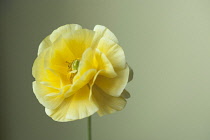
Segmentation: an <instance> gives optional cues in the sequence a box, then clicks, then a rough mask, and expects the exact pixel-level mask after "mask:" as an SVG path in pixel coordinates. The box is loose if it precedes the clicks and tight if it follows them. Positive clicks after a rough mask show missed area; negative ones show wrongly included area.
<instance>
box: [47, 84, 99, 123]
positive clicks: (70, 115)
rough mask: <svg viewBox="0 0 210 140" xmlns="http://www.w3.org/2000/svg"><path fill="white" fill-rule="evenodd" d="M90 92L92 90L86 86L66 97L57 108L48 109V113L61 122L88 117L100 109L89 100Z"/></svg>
mask: <svg viewBox="0 0 210 140" xmlns="http://www.w3.org/2000/svg"><path fill="white" fill-rule="evenodd" d="M89 94H90V90H89V88H88V87H87V86H85V87H83V88H81V89H80V90H79V91H78V92H77V93H75V94H74V95H72V96H71V97H69V98H66V99H65V100H64V101H63V102H62V104H61V105H60V106H59V107H58V108H56V109H55V110H49V109H46V113H47V115H49V116H50V117H52V119H53V120H56V121H61V122H66V121H73V120H77V119H83V118H85V117H88V116H90V115H92V114H94V113H95V112H96V111H97V110H98V107H97V106H96V105H95V104H94V103H93V102H92V101H91V100H89Z"/></svg>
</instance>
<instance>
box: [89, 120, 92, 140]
mask: <svg viewBox="0 0 210 140" xmlns="http://www.w3.org/2000/svg"><path fill="white" fill-rule="evenodd" d="M88 140H92V135H91V116H90V117H88Z"/></svg>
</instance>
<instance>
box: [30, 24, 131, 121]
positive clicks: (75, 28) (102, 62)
mask: <svg viewBox="0 0 210 140" xmlns="http://www.w3.org/2000/svg"><path fill="white" fill-rule="evenodd" d="M32 75H33V76H34V78H35V81H34V82H33V92H34V94H35V96H36V98H37V99H38V101H39V102H40V103H41V104H42V105H43V106H44V107H45V112H46V114H47V115H48V116H50V117H51V118H52V119H53V120H55V121H59V122H67V121H74V120H77V119H83V118H86V117H88V116H91V115H92V114H94V113H96V112H97V113H98V114H99V115H100V116H103V115H106V114H110V113H113V112H116V111H120V110H122V109H123V108H124V107H125V105H126V99H127V98H129V97H130V94H129V93H128V92H127V91H126V90H125V87H126V84H127V83H128V82H129V81H130V80H132V77H133V72H132V69H131V68H130V67H129V66H128V64H127V63H126V60H125V54H124V51H123V49H122V48H121V47H120V46H119V45H118V40H117V38H116V36H115V35H114V34H113V33H112V32H111V31H110V30H109V29H108V28H106V27H104V26H101V25H97V26H95V28H94V30H93V31H92V30H88V29H82V27H81V26H80V25H77V24H67V25H64V26H61V27H59V28H58V29H56V30H54V31H53V32H52V33H51V34H50V35H49V36H47V37H46V38H45V39H44V40H43V41H42V42H41V43H40V45H39V49H38V56H37V58H36V60H35V62H34V64H33V67H32Z"/></svg>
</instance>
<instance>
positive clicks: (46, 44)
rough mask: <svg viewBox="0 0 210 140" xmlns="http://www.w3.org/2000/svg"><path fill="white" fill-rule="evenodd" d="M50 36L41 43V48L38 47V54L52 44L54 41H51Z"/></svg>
mask: <svg viewBox="0 0 210 140" xmlns="http://www.w3.org/2000/svg"><path fill="white" fill-rule="evenodd" d="M49 37H50V36H47V37H46V38H45V39H44V40H43V41H42V42H41V43H40V45H39V49H38V55H39V54H40V53H41V52H43V50H45V49H46V48H48V47H51V46H52V43H51V41H50V38H49Z"/></svg>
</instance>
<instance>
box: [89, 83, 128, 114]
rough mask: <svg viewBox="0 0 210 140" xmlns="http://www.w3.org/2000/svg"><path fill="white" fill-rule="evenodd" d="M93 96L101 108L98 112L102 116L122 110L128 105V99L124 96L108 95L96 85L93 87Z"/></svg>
mask: <svg viewBox="0 0 210 140" xmlns="http://www.w3.org/2000/svg"><path fill="white" fill-rule="evenodd" d="M92 98H93V101H94V103H95V104H96V105H97V106H98V108H99V110H98V114H99V115H100V116H103V115H106V114H111V113H114V112H116V111H120V110H122V109H123V108H124V107H125V105H126V100H125V99H124V98H123V97H113V96H111V95H108V94H106V93H105V92H104V91H103V90H101V89H100V88H99V87H98V86H96V85H94V86H93V88H92Z"/></svg>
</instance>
